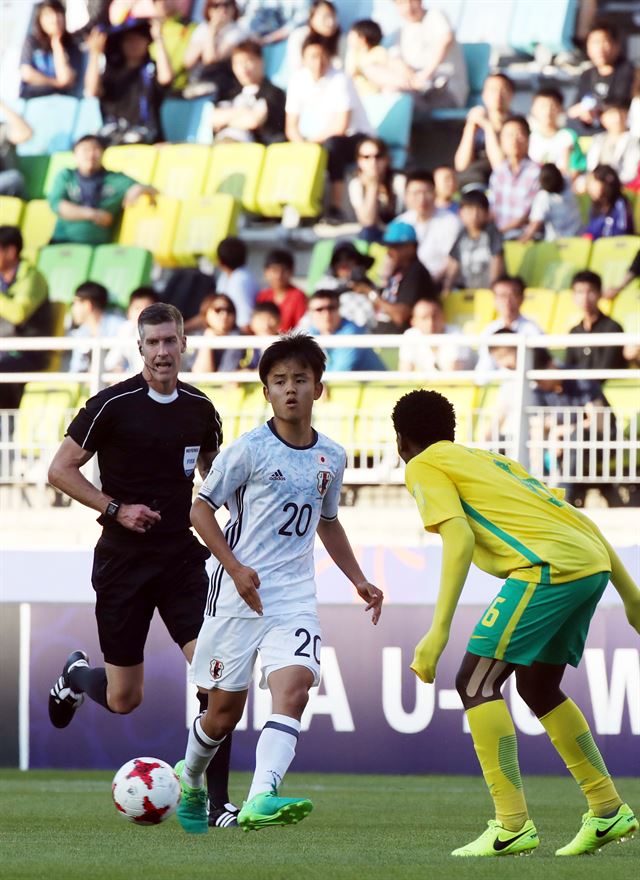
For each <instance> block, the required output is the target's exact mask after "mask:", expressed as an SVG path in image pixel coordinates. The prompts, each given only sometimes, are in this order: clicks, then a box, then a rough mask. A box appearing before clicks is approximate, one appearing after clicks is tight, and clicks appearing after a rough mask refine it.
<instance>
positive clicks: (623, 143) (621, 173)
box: [587, 100, 640, 184]
mask: <svg viewBox="0 0 640 880" xmlns="http://www.w3.org/2000/svg"><path fill="white" fill-rule="evenodd" d="M628 117H629V102H628V101H616V100H608V101H605V102H604V104H603V106H602V113H601V114H600V124H601V125H602V127H603V129H604V131H603V132H600V133H599V134H596V135H594V136H593V138H592V139H591V144H590V146H589V152H588V153H587V169H588V170H589V171H593V169H594V168H597V166H598V165H609V166H610V167H611V168H613V169H614V171H616V172H617V174H618V177H619V178H620V182H621V183H623V184H627V183H630V182H631V181H632V180H634V179H635V177H636V176H637V174H638V163H640V140H639V139H638V138H637V137H635V136H634V135H633V134H631V132H630V131H629V129H628V128H627V122H628Z"/></svg>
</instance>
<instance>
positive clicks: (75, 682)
mask: <svg viewBox="0 0 640 880" xmlns="http://www.w3.org/2000/svg"><path fill="white" fill-rule="evenodd" d="M69 682H70V684H71V689H72V690H73V691H75V692H76V693H83V694H86V695H87V696H88V697H90V698H91V699H92V700H93V701H94V703H99V704H100V705H101V706H104V708H105V709H106V710H107V711H108V712H113V709H110V708H109V704H108V703H107V672H106V670H105V668H104V667H103V666H96V667H95V668H92V667H91V666H76V667H75V668H74V669H72V670H71V672H70V673H69Z"/></svg>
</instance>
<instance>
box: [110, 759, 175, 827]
mask: <svg viewBox="0 0 640 880" xmlns="http://www.w3.org/2000/svg"><path fill="white" fill-rule="evenodd" d="M111 790H112V793H113V802H114V804H115V805H116V809H117V810H118V812H119V813H120V815H121V816H122V817H123V818H124V819H127V820H128V821H129V822H133V823H135V824H136V825H159V824H160V822H164V821H165V820H166V819H168V818H169V816H171V815H172V814H173V813H174V812H175V811H176V808H177V806H178V804H179V803H180V780H179V779H178V777H177V776H176V774H175V772H174V770H173V767H171V765H170V764H167V763H166V761H161V760H160V758H133V760H131V761H127V763H126V764H123V766H122V767H121V768H120V769H119V770H118V772H117V773H116V775H115V776H114V777H113V782H112V784H111Z"/></svg>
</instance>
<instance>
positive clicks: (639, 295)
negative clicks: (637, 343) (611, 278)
mask: <svg viewBox="0 0 640 880" xmlns="http://www.w3.org/2000/svg"><path fill="white" fill-rule="evenodd" d="M610 315H611V317H612V318H613V320H614V321H617V322H618V324H621V325H622V327H623V328H624V329H625V330H626V331H627V333H638V332H640V280H639V279H637V278H636V280H635V281H632V282H631V284H629V285H628V286H627V287H625V289H624V290H621V291H620V293H619V294H618V295H617V297H616V298H615V299H614V300H613V302H612V303H611V311H610Z"/></svg>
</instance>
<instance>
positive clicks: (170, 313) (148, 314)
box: [138, 302, 184, 339]
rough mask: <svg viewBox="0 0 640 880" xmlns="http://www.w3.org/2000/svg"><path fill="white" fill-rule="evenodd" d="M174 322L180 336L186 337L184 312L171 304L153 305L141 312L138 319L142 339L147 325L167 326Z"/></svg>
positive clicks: (160, 303)
mask: <svg viewBox="0 0 640 880" xmlns="http://www.w3.org/2000/svg"><path fill="white" fill-rule="evenodd" d="M169 321H173V322H174V323H175V325H176V328H177V330H178V336H184V318H183V317H182V312H181V311H180V310H179V309H177V308H176V307H175V306H172V305H171V303H163V302H159V303H153V305H151V306H147V307H146V309H143V310H142V311H141V312H140V317H139V318H138V333H139V334H140V339H144V327H145V324H167V323H168V322H169Z"/></svg>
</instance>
